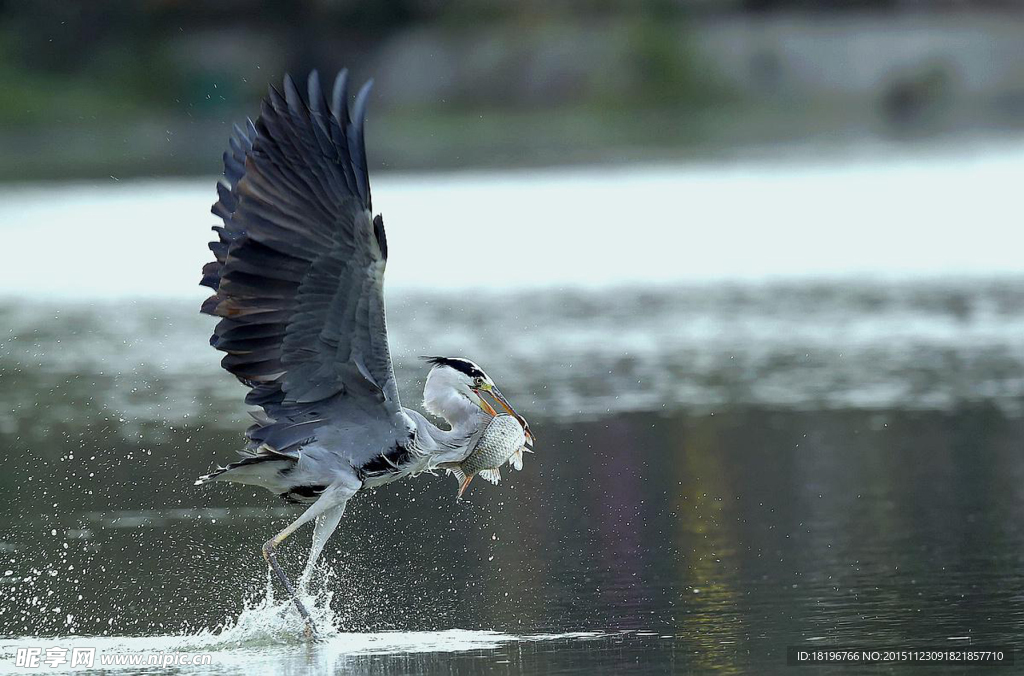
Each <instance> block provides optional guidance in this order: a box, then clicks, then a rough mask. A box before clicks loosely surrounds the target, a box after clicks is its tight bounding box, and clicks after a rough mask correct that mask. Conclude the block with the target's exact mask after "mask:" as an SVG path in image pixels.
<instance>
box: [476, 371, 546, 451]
mask: <svg viewBox="0 0 1024 676" xmlns="http://www.w3.org/2000/svg"><path fill="white" fill-rule="evenodd" d="M484 388H485V391H486V392H487V393H488V394H490V395H491V396H492V397H494V400H495V401H496V402H498V403H499V404H500V405H501V407H502V408H503V409H505V410H506V411H508V413H509V415H511V416H512V417H513V418H515V419H516V420H518V421H519V424H520V425H522V426H523V431H524V432H525V433H526V444H527V446H533V441H534V439H533V432H532V431H530V423H528V422H526V418H524V417H523V416H521V415H519V414H518V413H516V410H515V409H514V408H512V404H510V403H508V399H506V398H505V395H503V394H502V393H501V390H499V389H498V388H497V387H495V386H494V385H485V386H484ZM482 400H483V399H482V398H481V401H482Z"/></svg>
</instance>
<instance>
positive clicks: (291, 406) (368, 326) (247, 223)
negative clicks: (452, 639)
mask: <svg viewBox="0 0 1024 676" xmlns="http://www.w3.org/2000/svg"><path fill="white" fill-rule="evenodd" d="M371 84H372V82H367V83H366V85H364V86H363V88H362V89H361V90H360V91H359V94H358V95H357V96H356V99H355V104H354V107H353V109H352V114H351V115H350V114H349V109H348V87H347V85H348V77H347V72H346V71H342V72H341V73H340V74H339V75H338V77H337V79H336V80H335V82H334V87H333V92H332V96H331V101H330V103H328V100H327V98H326V96H325V94H324V92H323V90H322V88H321V84H320V79H319V76H318V75H317V73H316V72H315V71H314V72H313V73H311V74H310V76H309V79H308V83H307V96H306V98H305V99H303V97H302V95H301V94H300V93H299V90H298V88H297V87H296V85H295V83H294V81H293V80H292V79H291V78H290V77H288V76H286V77H285V79H284V87H283V90H284V91H283V92H280V91H278V90H277V89H276V88H274V87H273V86H271V87H270V88H269V93H268V96H267V97H266V98H265V99H264V101H263V104H262V109H261V113H260V115H259V117H258V118H257V120H256V121H255V123H254V122H252V121H251V120H250V121H249V122H248V123H247V125H246V126H245V127H244V128H239V127H236V128H235V135H234V136H233V137H232V138H231V140H230V149H229V150H228V151H227V152H225V153H224V178H223V179H222V180H221V181H220V182H219V183H218V185H217V191H218V197H219V199H218V201H217V202H216V203H215V204H214V206H213V209H212V211H213V213H214V214H215V215H217V216H219V217H220V219H221V220H222V221H223V224H222V225H218V226H215V227H214V230H215V231H216V233H217V238H216V239H215V241H213V242H211V243H210V249H211V250H212V252H213V254H214V258H215V260H214V261H212V262H210V263H208V264H207V265H206V266H205V267H204V268H203V278H202V281H201V282H200V283H201V284H202V285H204V286H208V287H210V288H211V289H213V291H214V294H213V295H212V296H210V298H208V299H207V300H206V301H205V302H204V303H203V305H202V308H201V311H202V312H204V313H206V314H209V315H213V316H216V317H219V318H220V321H219V322H218V323H217V325H216V328H215V330H214V332H213V336H212V337H211V339H210V342H211V344H212V345H213V346H214V347H215V348H217V349H218V350H220V351H222V352H225V353H226V355H225V356H224V358H223V360H222V361H221V365H222V366H223V367H224V368H225V369H226V370H227V371H229V372H230V373H231V374H233V375H234V376H235V377H237V378H238V379H239V380H240V381H241V382H242V383H243V384H244V385H246V386H247V387H248V388H249V392H248V394H247V395H246V397H245V401H246V403H247V404H249V405H251V406H254V407H259V409H262V410H257V413H256V414H253V417H254V418H255V421H256V422H255V424H253V425H251V426H250V427H249V428H248V430H247V431H246V433H245V435H246V439H247V443H246V446H245V450H244V451H242V457H241V459H240V460H238V461H236V462H232V463H230V464H228V465H226V466H224V467H219V468H217V469H216V470H215V471H213V472H212V473H210V474H207V475H205V476H203V477H200V478H199V480H198V481H197V482H196V483H197V484H201V483H205V482H208V481H232V482H235V483H241V484H250V485H255V486H262V487H264V488H267V489H269V490H271V491H273V492H274V493H277V494H278V495H280V496H282V497H284V498H285V499H286V500H288V501H289V502H293V503H300V504H306V505H309V507H308V508H307V509H306V510H305V511H304V512H303V513H302V514H301V515H300V516H299V517H298V518H297V519H295V520H294V521H293V522H292V523H290V524H289V525H288V526H287V527H286V528H285V529H284V530H282V531H281V532H279V533H278V534H277V535H275V536H274V537H272V538H271V539H270V540H268V541H267V542H266V544H264V545H263V556H264V558H266V560H267V563H268V564H269V565H270V567H271V568H272V570H273V571H274V573H275V575H276V576H277V578H278V579H279V580H280V582H281V584H282V585H283V586H284V587H285V589H286V590H287V592H288V594H289V595H290V596H291V599H292V601H293V602H294V604H295V606H296V608H297V610H298V611H299V613H300V614H301V616H302V618H303V619H304V620H305V622H306V625H307V630H308V631H310V632H312V633H314V634H315V628H314V626H313V622H312V620H311V618H310V615H309V613H308V611H307V609H306V608H305V607H304V605H303V604H302V602H301V601H300V599H299V598H298V597H297V596H296V593H295V589H294V587H293V586H292V584H291V582H290V581H289V579H288V577H287V575H285V573H284V571H283V570H282V568H281V566H280V565H279V563H278V561H277V547H278V546H279V545H280V544H281V543H282V542H283V541H284V540H285V538H287V537H288V536H289V535H291V534H292V533H294V532H295V531H296V529H298V528H299V527H300V526H302V525H303V524H306V523H307V522H310V521H315V525H314V528H313V542H312V548H311V549H310V552H309V558H308V560H307V563H306V568H305V573H304V574H303V579H306V578H307V576H308V573H309V572H310V571H311V570H312V569H313V567H314V566H315V564H316V562H317V560H318V558H319V557H320V554H321V553H322V551H323V548H324V545H325V544H326V542H327V540H328V538H329V537H330V536H331V534H332V533H333V532H334V530H335V528H337V526H338V523H339V521H340V519H341V517H342V514H343V513H344V511H345V505H346V503H347V502H348V501H349V499H350V498H351V497H352V496H353V495H355V494H356V493H357V492H358V491H360V490H362V489H365V488H371V487H375V486H380V485H382V484H386V483H389V482H391V481H395V480H396V479H399V478H401V477H405V476H409V475H415V474H418V473H420V472H423V471H429V470H431V469H433V468H435V467H437V466H438V465H439V464H441V463H448V462H459V461H462V460H463V459H464V458H465V457H466V456H467V455H468V454H469V453H470V451H471V450H472V447H473V444H474V442H475V441H476V440H477V439H478V438H479V436H480V434H481V432H482V430H483V428H484V427H485V426H486V424H487V422H488V421H489V420H490V419H491V416H493V415H495V408H494V406H493V405H492V404H491V403H489V402H488V400H487V399H486V398H485V397H484V396H483V395H485V394H486V395H488V396H490V397H491V398H492V400H493V401H494V402H495V403H496V404H497V405H499V406H501V407H502V408H504V409H505V410H506V411H507V412H508V413H509V414H510V415H512V416H514V417H515V418H516V419H517V420H518V421H519V422H520V424H522V426H523V428H524V432H525V437H526V439H527V440H528V442H529V443H531V444H532V441H533V436H532V433H531V432H530V430H529V425H528V424H527V423H526V421H525V420H524V419H523V418H522V416H520V415H519V414H518V413H516V411H515V409H513V408H512V406H511V405H510V404H509V403H508V401H507V400H506V399H505V397H504V396H503V395H502V393H501V391H500V390H499V389H498V387H497V386H496V385H495V384H494V381H493V380H492V379H491V378H490V377H489V376H488V375H487V374H486V373H485V372H484V371H483V369H481V368H480V367H479V366H477V365H476V364H475V363H473V362H472V361H470V360H468V359H463V358H459V357H431V358H428V361H429V363H430V365H431V369H430V372H429V374H428V376H427V380H426V385H425V386H424V390H423V403H424V407H425V409H426V410H427V412H428V413H430V414H432V415H434V416H438V417H440V418H443V419H444V420H445V421H447V423H448V427H449V429H443V428H442V427H439V426H437V425H435V424H433V423H432V422H430V421H429V420H428V419H427V418H426V417H425V416H424V415H422V414H421V413H419V412H418V411H415V410H412V409H409V408H405V407H403V406H402V403H401V400H400V399H399V394H398V387H397V385H396V383H395V374H394V371H393V369H392V364H391V355H390V352H389V347H388V334H387V327H386V323H385V318H384V289H383V281H384V267H385V264H386V262H387V257H388V245H387V239H386V237H385V234H384V222H383V220H382V219H381V216H380V215H379V214H378V215H376V216H374V215H373V211H372V204H371V201H370V183H369V175H368V171H367V162H366V148H365V143H364V140H363V126H364V121H365V116H366V104H367V99H368V96H369V92H370V87H371ZM455 263H456V262H455V261H453V264H455Z"/></svg>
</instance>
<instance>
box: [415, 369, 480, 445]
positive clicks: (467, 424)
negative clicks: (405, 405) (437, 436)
mask: <svg viewBox="0 0 1024 676" xmlns="http://www.w3.org/2000/svg"><path fill="white" fill-rule="evenodd" d="M423 407H424V408H425V409H427V411H428V412H430V413H432V414H433V415H436V416H440V417H442V418H444V419H445V420H447V421H448V424H449V425H451V427H452V429H451V431H452V433H453V435H460V434H471V433H472V432H474V431H476V429H477V428H478V427H480V425H481V424H483V423H484V422H486V421H487V418H488V417H489V416H488V415H487V414H486V413H484V411H483V410H481V408H480V407H479V406H477V405H476V404H475V403H473V402H472V401H470V400H469V398H468V397H466V396H465V395H463V394H461V393H460V392H458V390H456V389H454V388H452V387H445V386H441V387H433V386H432V383H431V382H430V381H429V380H428V381H427V386H426V387H424V388H423Z"/></svg>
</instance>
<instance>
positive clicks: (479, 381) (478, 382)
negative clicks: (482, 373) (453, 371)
mask: <svg viewBox="0 0 1024 676" xmlns="http://www.w3.org/2000/svg"><path fill="white" fill-rule="evenodd" d="M483 384H484V379H483V378H481V377H479V376H477V377H476V378H473V385H474V386H476V387H480V386H481V385H483Z"/></svg>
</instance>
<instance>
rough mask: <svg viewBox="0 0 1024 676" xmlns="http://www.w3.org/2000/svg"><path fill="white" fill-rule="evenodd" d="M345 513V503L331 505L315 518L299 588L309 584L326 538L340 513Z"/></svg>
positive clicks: (340, 515)
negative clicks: (311, 543)
mask: <svg viewBox="0 0 1024 676" xmlns="http://www.w3.org/2000/svg"><path fill="white" fill-rule="evenodd" d="M344 513H345V503H342V504H340V505H338V506H337V507H332V508H331V509H328V510H327V511H326V512H324V513H323V514H321V515H320V516H318V517H317V518H316V524H315V525H314V526H313V546H312V547H311V548H310V550H309V560H308V561H307V562H306V569H305V570H304V571H302V577H301V578H299V589H302V590H305V589H306V587H307V585H308V584H309V578H310V577H312V576H313V569H314V568H315V567H316V562H317V561H318V560H319V559H320V554H321V553H323V551H324V546H325V545H326V544H327V540H328V539H330V537H331V534H332V533H333V532H334V529H335V528H337V527H338V523H339V522H340V521H341V517H342V515H343V514H344Z"/></svg>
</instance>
